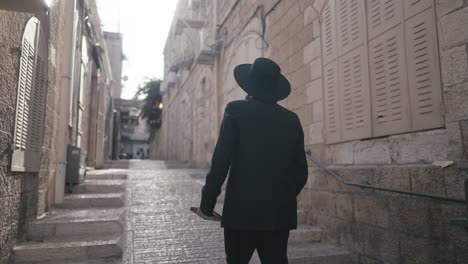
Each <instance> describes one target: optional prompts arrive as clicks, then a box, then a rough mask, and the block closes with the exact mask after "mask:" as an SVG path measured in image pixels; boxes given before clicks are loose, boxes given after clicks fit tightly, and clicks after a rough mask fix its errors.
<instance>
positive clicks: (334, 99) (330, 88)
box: [323, 61, 341, 143]
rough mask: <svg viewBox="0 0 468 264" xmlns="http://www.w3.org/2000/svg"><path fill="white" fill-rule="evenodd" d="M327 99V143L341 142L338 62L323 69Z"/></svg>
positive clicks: (325, 96)
mask: <svg viewBox="0 0 468 264" xmlns="http://www.w3.org/2000/svg"><path fill="white" fill-rule="evenodd" d="M323 87H324V88H323V89H324V98H325V132H326V133H325V134H326V141H327V143H335V142H339V141H340V140H341V136H340V133H341V132H340V130H341V126H340V124H341V119H340V100H339V94H338V65H337V63H336V61H335V62H334V63H330V64H328V65H327V66H325V67H324V69H323Z"/></svg>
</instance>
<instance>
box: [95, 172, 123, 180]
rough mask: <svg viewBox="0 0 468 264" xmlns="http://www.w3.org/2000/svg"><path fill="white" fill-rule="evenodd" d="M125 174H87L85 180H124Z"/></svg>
mask: <svg viewBox="0 0 468 264" xmlns="http://www.w3.org/2000/svg"><path fill="white" fill-rule="evenodd" d="M126 179H127V174H121V173H109V174H88V175H86V180H126Z"/></svg>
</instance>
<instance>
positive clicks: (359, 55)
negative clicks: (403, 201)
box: [321, 0, 444, 143]
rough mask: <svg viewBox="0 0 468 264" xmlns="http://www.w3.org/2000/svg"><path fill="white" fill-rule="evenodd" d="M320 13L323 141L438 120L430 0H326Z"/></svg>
mask: <svg viewBox="0 0 468 264" xmlns="http://www.w3.org/2000/svg"><path fill="white" fill-rule="evenodd" d="M321 16H322V25H321V30H322V59H323V71H322V74H323V76H322V80H323V87H324V88H323V89H324V100H325V130H326V141H327V143H336V142H343V141H348V140H354V139H363V138H369V137H377V136H386V135H391V134H397V133H404V132H410V131H416V130H423V129H431V128H438V127H442V126H443V124H444V120H443V116H442V109H441V104H442V99H441V84H440V77H439V75H440V71H439V61H438V47H437V33H436V25H435V15H434V3H433V0H367V1H361V0H329V1H328V2H327V3H326V5H325V7H324V9H323V11H322V15H321Z"/></svg>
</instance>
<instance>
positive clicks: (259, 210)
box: [200, 99, 308, 230]
mask: <svg viewBox="0 0 468 264" xmlns="http://www.w3.org/2000/svg"><path fill="white" fill-rule="evenodd" d="M228 171H229V177H228V182H227V186H226V193H225V199H224V207H223V217H222V221H221V225H222V226H223V227H225V228H232V229H243V230H279V229H289V230H290V229H295V228H296V227H297V202H296V197H297V195H298V194H299V192H300V191H301V190H302V188H303V187H304V185H305V184H306V181H307V174H308V172H307V160H306V157H305V152H304V132H303V130H302V126H301V123H300V121H299V118H298V116H297V115H296V114H295V113H293V112H291V111H289V110H287V109H285V108H283V107H282V106H280V105H278V104H276V103H267V102H262V101H260V100H257V99H247V100H243V101H234V102H231V103H229V104H228V105H227V107H226V110H225V112H224V118H223V121H222V124H221V130H220V135H219V139H218V142H217V144H216V148H215V151H214V154H213V159H212V162H211V168H210V171H209V173H208V175H207V176H206V183H205V186H204V187H203V189H202V199H201V204H200V208H201V210H202V212H204V213H205V214H208V215H211V213H212V211H213V209H214V207H215V205H216V199H217V197H218V196H219V194H220V193H221V186H222V185H223V183H224V181H225V179H226V176H227V174H228Z"/></svg>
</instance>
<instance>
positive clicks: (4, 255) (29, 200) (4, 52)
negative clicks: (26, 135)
mask: <svg viewBox="0 0 468 264" xmlns="http://www.w3.org/2000/svg"><path fill="white" fill-rule="evenodd" d="M30 17H31V14H26V13H17V12H7V11H1V10H0V28H1V29H2V30H1V32H2V33H0V51H1V52H0V54H1V55H0V80H1V84H0V116H1V117H2V119H1V122H0V210H1V212H0V248H1V249H0V263H2V264H3V263H5V264H6V263H9V261H10V258H11V249H12V247H13V245H14V244H15V242H16V239H17V236H18V234H21V233H24V231H25V228H26V223H27V221H28V219H33V218H34V217H35V216H36V214H37V209H36V208H37V207H36V205H37V203H38V195H37V194H38V187H39V178H38V175H37V174H32V173H13V172H11V171H10V165H11V146H12V144H13V133H14V124H15V108H16V91H17V89H16V87H17V77H16V74H17V72H18V69H19V56H20V49H19V48H20V46H21V38H22V34H21V32H22V30H21V29H22V27H23V25H25V24H26V21H27V20H28V19H29V18H30Z"/></svg>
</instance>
